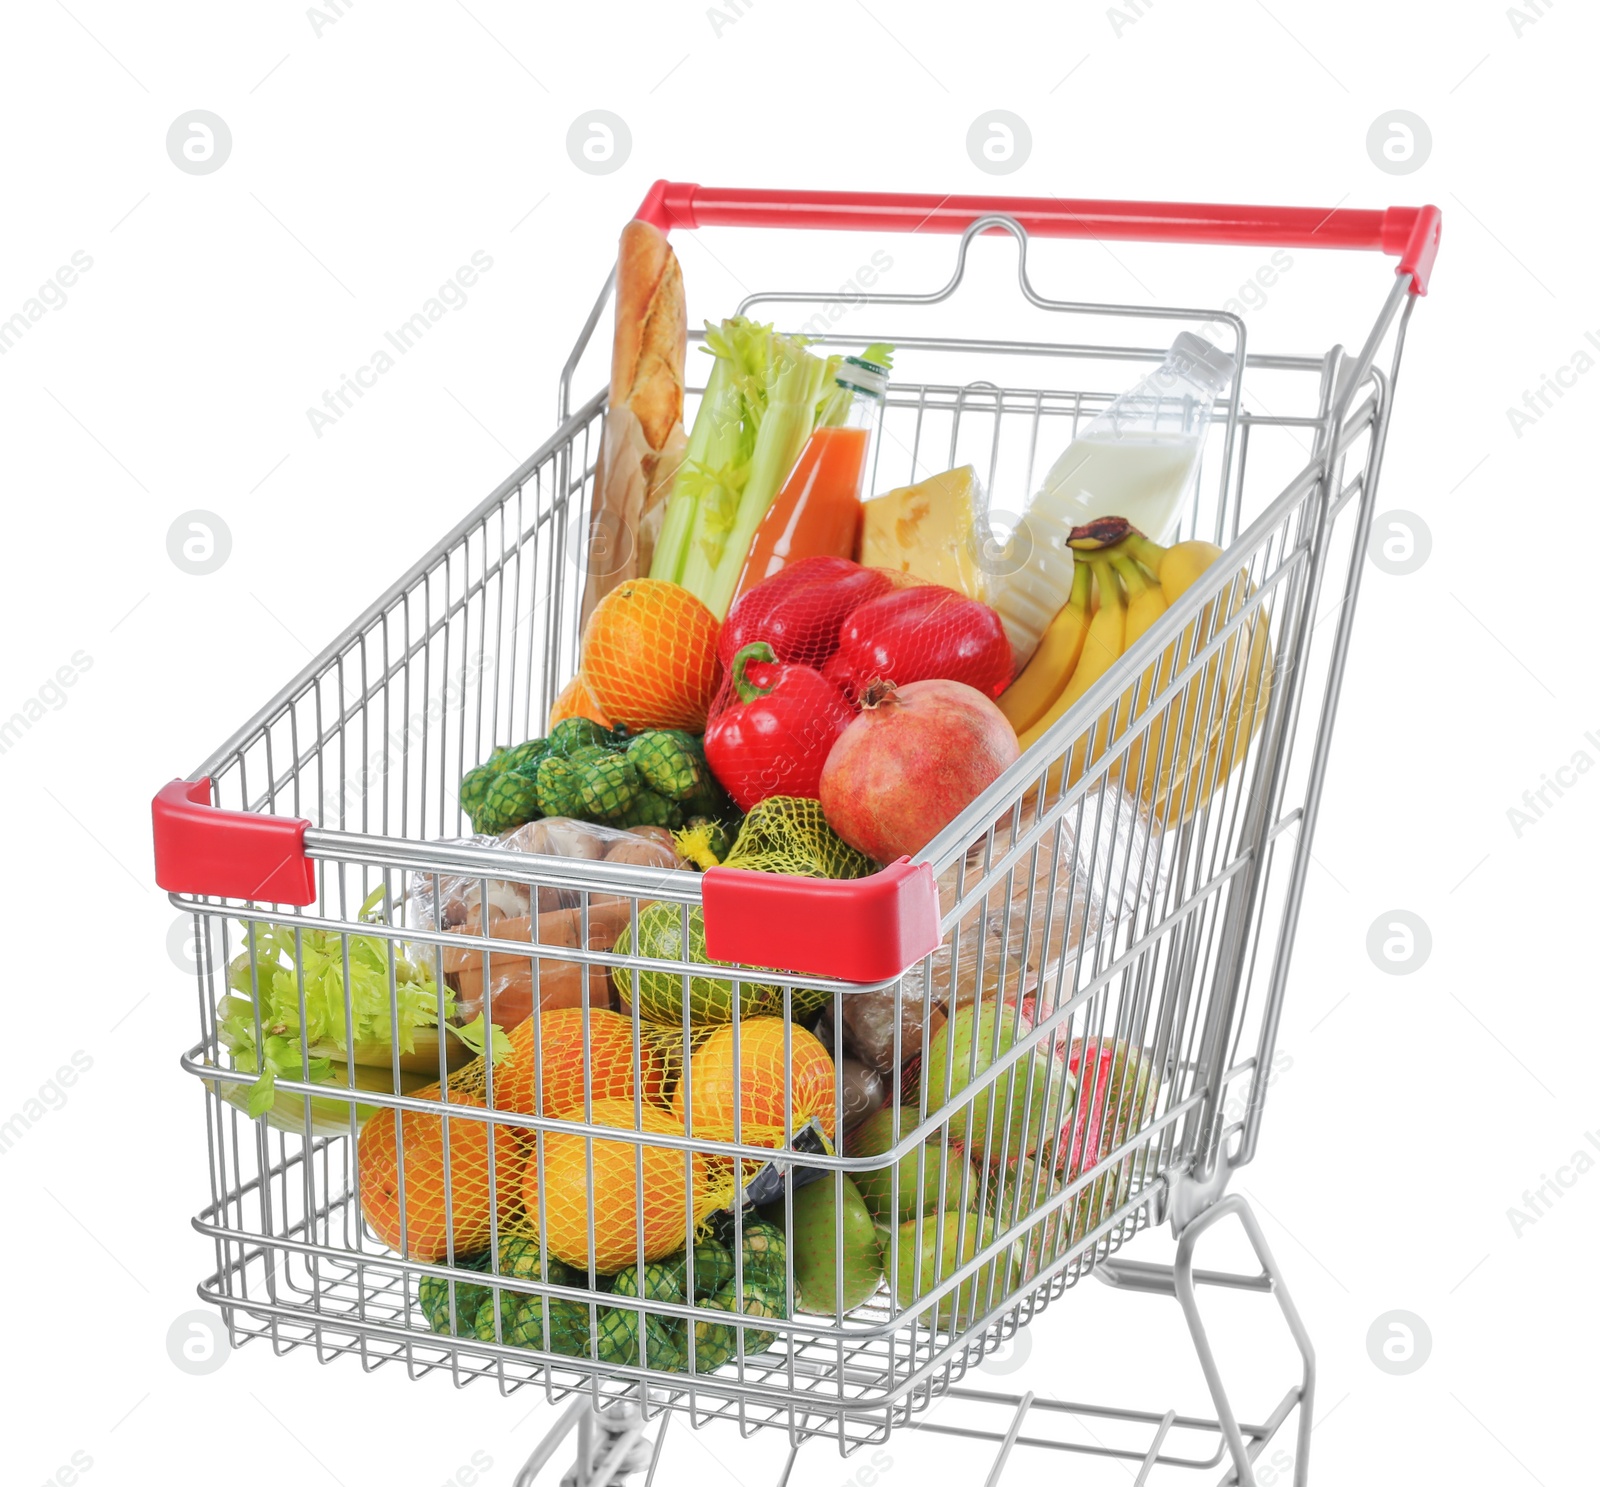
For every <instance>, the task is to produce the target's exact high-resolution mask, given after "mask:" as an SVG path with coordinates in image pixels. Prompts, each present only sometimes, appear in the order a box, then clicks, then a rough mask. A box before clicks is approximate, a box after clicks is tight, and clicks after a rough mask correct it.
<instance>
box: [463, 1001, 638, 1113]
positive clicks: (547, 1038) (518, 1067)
mask: <svg viewBox="0 0 1600 1487" xmlns="http://www.w3.org/2000/svg"><path fill="white" fill-rule="evenodd" d="M535 1023H537V1026H535ZM535 1034H537V1036H535ZM510 1037H511V1056H510V1057H509V1058H508V1059H505V1060H500V1059H496V1060H495V1066H494V1076H495V1077H494V1102H495V1106H496V1108H498V1109H501V1110H515V1111H517V1112H518V1113H519V1114H522V1115H547V1116H561V1115H565V1114H567V1112H568V1111H572V1110H577V1111H581V1110H582V1109H583V1096H584V1074H583V1061H584V1051H585V1049H586V1048H587V1050H588V1056H589V1080H588V1088H589V1091H590V1092H591V1094H592V1095H593V1097H594V1098H595V1099H596V1100H606V1099H616V1100H628V1101H632V1099H633V1093H634V1089H635V1088H636V1087H637V1088H638V1089H639V1090H640V1091H641V1093H642V1094H643V1095H644V1098H645V1099H646V1100H655V1101H659V1100H660V1098H661V1092H662V1089H663V1088H664V1087H665V1080H664V1078H663V1075H662V1071H661V1064H660V1060H659V1059H658V1058H657V1055H656V1050H655V1047H654V1045H653V1044H652V1043H651V1042H649V1041H648V1040H641V1042H640V1045H639V1059H638V1064H637V1067H636V1066H635V1063H634V1053H633V1021H632V1019H631V1018H627V1017H622V1016H620V1015H618V1014H617V1013H615V1012H608V1011H606V1010H605V1009H604V1008H602V1007H592V1008H590V1009H589V1014H588V1023H587V1029H586V1028H585V1019H584V1011H583V1008H582V1007H556V1008H552V1009H550V1010H549V1011H544V1012H541V1013H540V1014H539V1016H538V1018H537V1019H535V1018H532V1017H529V1018H526V1019H524V1020H523V1021H522V1022H519V1023H518V1024H517V1025H516V1026H515V1027H514V1028H512V1029H511V1034H510ZM630 1124H631V1122H630Z"/></svg>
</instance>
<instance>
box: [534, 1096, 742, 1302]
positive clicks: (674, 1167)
mask: <svg viewBox="0 0 1600 1487" xmlns="http://www.w3.org/2000/svg"><path fill="white" fill-rule="evenodd" d="M592 1108H593V1124H595V1125H597V1126H615V1127H617V1128H618V1129H621V1130H628V1131H633V1130H639V1131H644V1132H650V1131H657V1132H662V1133H670V1134H672V1135H675V1136H681V1135H683V1122H682V1121H681V1120H678V1119H676V1118H675V1117H674V1116H672V1115H671V1114H669V1113H668V1112H667V1111H665V1110H662V1109H661V1108H659V1107H658V1106H655V1105H645V1106H643V1107H642V1109H641V1111H640V1116H639V1123H638V1125H637V1126H635V1125H634V1118H633V1101H632V1100H596V1101H595V1102H594V1105H593V1107H592ZM591 1144H592V1146H593V1177H592V1180H591V1176H590V1154H589V1148H590V1146H591ZM541 1153H542V1164H543V1171H542V1173H541V1171H540V1166H541ZM640 1153H642V1156H641V1155H638V1154H640ZM692 1160H693V1163H694V1168H693V1171H694V1187H693V1193H692V1198H686V1195H685V1191H684V1180H683V1178H684V1161H685V1153H684V1151H683V1150H682V1149H681V1148H678V1147H669V1146H651V1145H646V1144H640V1145H635V1144H634V1143H632V1142H629V1141H608V1140H606V1139H604V1138H603V1137H598V1136H597V1137H588V1136H585V1135H584V1134H583V1133H582V1132H577V1131H572V1132H569V1131H542V1132H540V1133H539V1135H538V1136H537V1138H536V1144H535V1149H534V1152H533V1154H532V1155H531V1156H530V1157H529V1158H528V1165H527V1168H526V1169H525V1172H524V1176H523V1186H522V1200H523V1203H524V1205H525V1206H526V1208H527V1213H528V1221H529V1223H530V1224H531V1225H532V1226H533V1227H532V1233H534V1234H535V1235H537V1234H539V1233H540V1227H539V1226H540V1223H541V1219H542V1222H543V1235H544V1243H545V1245H546V1247H547V1248H548V1250H549V1252H550V1253H551V1254H552V1255H554V1256H555V1257H556V1258H557V1259H558V1260H560V1261H562V1262H563V1263H564V1264H567V1265H571V1266H573V1267H574V1268H575V1269H580V1270H581V1269H585V1268H587V1266H588V1264H589V1259H590V1254H589V1219H590V1215H591V1213H592V1214H593V1217H594V1257H593V1258H594V1268H595V1270H596V1271H598V1272H599V1273H600V1274H602V1275H612V1274H615V1272H617V1271H618V1270H621V1269H622V1267H623V1266H624V1265H632V1264H634V1263H636V1262H637V1261H638V1260H639V1259H640V1258H641V1256H640V1254H639V1236H640V1233H641V1230H642V1232H643V1236H644V1253H643V1257H642V1258H643V1259H645V1260H663V1259H665V1258H666V1257H667V1256H668V1255H675V1254H677V1253H678V1251H679V1250H681V1249H682V1248H683V1247H684V1245H685V1244H686V1243H688V1242H689V1236H690V1234H691V1233H692V1231H693V1228H694V1225H696V1224H698V1223H699V1222H700V1220H701V1219H703V1218H705V1217H706V1215H707V1214H708V1213H710V1212H711V1211H712V1210H713V1209H714V1208H716V1206H717V1202H718V1200H717V1198H716V1197H715V1196H714V1195H713V1192H712V1188H711V1183H710V1175H709V1170H708V1166H707V1163H706V1160H705V1158H703V1157H695V1158H693V1159H692Z"/></svg>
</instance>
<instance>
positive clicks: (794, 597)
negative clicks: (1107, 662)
mask: <svg viewBox="0 0 1600 1487" xmlns="http://www.w3.org/2000/svg"><path fill="white" fill-rule="evenodd" d="M757 641H764V642H765V643H766V644H767V645H769V646H771V647H772V652H773V655H774V656H775V657H776V658H777V660H778V661H780V662H783V663H786V664H788V665H792V666H809V667H811V668H813V669H814V670H817V671H820V672H821V673H822V674H823V676H825V677H827V678H828V680H830V681H832V682H833V683H835V685H837V686H838V687H839V688H840V689H841V690H842V691H843V693H844V695H845V696H846V697H847V698H848V699H849V700H850V701H852V702H853V701H855V700H856V699H857V698H858V697H859V695H860V692H861V689H862V688H863V687H864V686H865V685H866V684H867V683H868V682H869V681H872V680H874V679H882V680H887V681H892V682H895V683H896V684H898V685H901V686H904V685H905V684H907V683H909V682H915V681H924V680H928V679H931V678H935V677H940V678H944V679H946V680H949V681H960V682H966V683H967V684H968V685H970V686H973V687H976V688H977V689H978V690H979V691H980V692H982V693H983V694H984V695H985V696H986V697H991V698H993V697H998V696H999V695H1000V693H1001V692H1002V691H1004V690H1005V687H1006V685H1007V684H1008V683H1009V682H1010V681H1011V677H1012V658H1011V645H1010V642H1009V641H1008V640H1007V639H1006V636H1005V630H1004V628H1003V626H1002V625H1001V623H1000V616H999V615H998V614H996V613H995V611H994V610H993V609H991V608H990V607H989V606H988V605H987V604H984V603H982V602H981V601H979V600H977V599H972V598H969V597H967V596H966V595H965V594H962V593H959V592H957V591H956V590H955V589H951V588H945V587H943V586H942V585H939V584H931V583H926V582H924V581H923V580H921V579H919V578H916V577H914V576H913V575H911V574H908V573H899V572H894V571H891V570H890V569H887V568H866V567H863V566H862V565H861V564H859V563H852V562H851V561H850V560H849V559H847V558H828V557H818V558H806V559H804V560H803V561H801V562H799V563H795V564H792V565H791V566H790V567H788V568H785V569H783V571H782V572H780V573H777V574H775V575H774V576H773V577H771V578H769V579H766V580H765V581H764V582H762V583H759V584H757V585H756V586H755V587H754V588H753V589H751V590H749V592H748V593H746V594H744V595H743V596H742V597H741V598H740V600H739V602H738V603H737V604H735V605H734V606H733V608H732V609H731V610H730V611H729V612H728V618H727V620H726V621H725V622H724V623H723V626H722V631H721V634H720V635H719V636H718V639H717V654H718V656H719V658H720V659H721V662H722V667H723V673H724V674H723V677H722V679H721V684H720V685H719V686H718V688H717V692H716V696H715V697H714V699H713V700H712V703H711V712H710V715H711V717H713V718H716V717H719V716H720V715H721V714H722V713H723V712H725V711H726V710H727V709H728V708H729V707H731V706H734V705H736V704H737V703H738V701H739V698H738V695H737V693H736V692H735V690H734V687H733V684H732V679H731V677H730V676H729V674H728V673H729V669H730V668H731V667H732V665H733V661H734V658H735V657H736V656H737V655H738V653H739V651H740V650H741V649H742V648H743V647H745V646H747V645H751V644H753V643H755V642H757ZM780 788H781V787H780Z"/></svg>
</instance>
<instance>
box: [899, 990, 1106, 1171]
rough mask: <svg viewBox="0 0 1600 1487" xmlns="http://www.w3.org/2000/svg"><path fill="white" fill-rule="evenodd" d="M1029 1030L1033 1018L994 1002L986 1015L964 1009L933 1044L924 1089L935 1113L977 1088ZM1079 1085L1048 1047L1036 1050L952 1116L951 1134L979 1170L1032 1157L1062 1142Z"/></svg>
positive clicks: (928, 1059)
mask: <svg viewBox="0 0 1600 1487" xmlns="http://www.w3.org/2000/svg"><path fill="white" fill-rule="evenodd" d="M1014 1021H1015V1022H1016V1023H1017V1029H1016V1031H1015V1032H1013V1030H1012V1024H1013V1022H1014ZM1028 1030H1029V1029H1028V1024H1027V1020H1026V1019H1025V1018H1024V1019H1017V1017H1016V1009H1015V1008H1014V1007H1013V1006H1011V1005H1010V1004H1008V1003H1004V1002H1002V1003H1000V1004H999V1005H998V1006H997V1005H996V1004H995V1003H993V1002H990V1003H989V1004H988V1005H987V1006H985V1007H984V1009H983V1011H982V1013H977V1012H975V1011H974V1010H973V1008H972V1007H970V1006H966V1007H960V1008H958V1009H957V1010H956V1013H955V1015H954V1016H953V1017H952V1018H951V1019H950V1020H949V1021H948V1022H947V1023H945V1025H944V1026H943V1027H942V1028H940V1029H939V1031H938V1032H937V1033H935V1034H934V1035H933V1039H932V1041H931V1042H930V1043H929V1044H928V1057H927V1060H926V1061H925V1063H924V1065H923V1069H922V1084H923V1089H924V1091H925V1092H926V1094H927V1097H928V1110H929V1113H930V1114H931V1113H933V1112H935V1111H937V1110H939V1109H941V1108H942V1107H943V1106H944V1105H945V1104H946V1102H947V1101H949V1100H953V1099H955V1098H956V1097H957V1096H958V1095H960V1094H961V1092H962V1091H963V1090H964V1089H966V1087H967V1086H968V1085H969V1084H976V1083H977V1082H978V1080H979V1079H981V1078H982V1077H983V1075H984V1073H985V1072H986V1071H987V1070H988V1069H990V1068H991V1067H992V1066H993V1065H994V1064H996V1063H998V1062H999V1061H1000V1059H1001V1058H1002V1057H1004V1056H1005V1055H1006V1054H1007V1053H1009V1052H1010V1051H1011V1049H1012V1048H1013V1047H1014V1046H1015V1045H1016V1043H1017V1042H1018V1041H1019V1040H1020V1039H1021V1038H1022V1036H1023V1035H1024V1034H1025V1033H1027V1032H1028ZM1063 1085H1065V1086H1066V1089H1065V1091H1064V1092H1063V1088H1062V1087H1063ZM1077 1087H1078V1086H1077V1079H1076V1078H1075V1077H1074V1076H1073V1075H1072V1074H1071V1073H1069V1072H1068V1070H1067V1068H1066V1066H1065V1065H1064V1064H1063V1063H1062V1061H1061V1060H1060V1059H1058V1058H1052V1057H1051V1056H1050V1054H1049V1052H1047V1051H1046V1049H1045V1048H1044V1047H1042V1046H1040V1047H1036V1048H1035V1049H1034V1050H1033V1051H1032V1053H1030V1054H1029V1055H1028V1056H1027V1057H1026V1058H1022V1059H1019V1060H1018V1061H1017V1062H1016V1063H1014V1064H1013V1065H1012V1066H1011V1067H1010V1069H1009V1070H1007V1072H1006V1073H1004V1074H1002V1075H1001V1076H1000V1077H999V1078H998V1079H996V1080H995V1081H994V1083H992V1084H990V1085H989V1086H988V1087H987V1088H986V1089H985V1090H984V1091H983V1092H982V1093H981V1094H979V1095H977V1096H976V1097H974V1099H973V1100H972V1103H971V1104H970V1105H968V1106H966V1108H965V1109H963V1110H961V1111H960V1112H958V1113H957V1114H956V1115H955V1116H954V1118H953V1119H952V1120H951V1123H950V1124H951V1135H952V1136H953V1137H954V1138H955V1139H956V1140H958V1141H960V1142H962V1143H963V1144H964V1145H965V1146H966V1148H967V1150H968V1151H969V1152H971V1154H972V1158H973V1160H974V1161H976V1162H978V1163H980V1164H982V1163H985V1162H988V1161H1000V1160H1001V1159H1002V1158H1003V1159H1005V1160H1007V1161H1015V1160H1016V1159H1017V1158H1018V1157H1025V1156H1032V1155H1033V1154H1034V1152H1036V1151H1037V1150H1039V1148H1040V1147H1041V1146H1046V1145H1048V1144H1050V1143H1053V1142H1054V1141H1055V1140H1056V1138H1057V1136H1058V1134H1059V1132H1060V1130H1061V1127H1062V1126H1063V1125H1064V1124H1065V1123H1066V1121H1067V1120H1068V1118H1069V1117H1070V1116H1071V1114H1072V1103H1073V1098H1074V1095H1075V1094H1076V1092H1077ZM1008 1104H1009V1105H1010V1108H1011V1118H1010V1120H1009V1121H1007V1119H1006V1107H1007V1105H1008ZM1058 1115H1059V1119H1057V1117H1058ZM991 1120H992V1126H991ZM1047 1125H1048V1126H1049V1129H1048V1130H1047V1129H1046V1126H1047Z"/></svg>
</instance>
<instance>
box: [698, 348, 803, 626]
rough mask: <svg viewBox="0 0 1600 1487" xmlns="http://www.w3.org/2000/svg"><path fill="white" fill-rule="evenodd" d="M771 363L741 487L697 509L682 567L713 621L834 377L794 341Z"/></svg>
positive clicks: (723, 610)
mask: <svg viewBox="0 0 1600 1487" xmlns="http://www.w3.org/2000/svg"><path fill="white" fill-rule="evenodd" d="M776 361H777V363H778V366H779V370H778V373H777V376H776V378H775V379H774V381H773V383H772V390H771V395H770V397H769V398H768V401H767V405H766V409H765V411H764V413H763V414H762V418H761V425H760V428H759V429H758V430H757V431H756V440H755V448H754V449H753V450H752V452H751V456H750V466H749V471H748V477H747V479H746V480H745V482H744V488H743V489H742V491H740V492H739V494H738V499H737V501H736V502H724V503H722V504H721V505H720V506H718V507H716V508H713V509H711V510H707V509H705V508H702V513H701V514H702V521H701V525H700V530H699V532H698V534H697V535H698V538H699V540H698V542H697V543H696V544H695V546H694V547H693V548H692V549H691V551H690V554H689V564H688V567H687V568H686V570H685V587H687V588H689V589H691V590H693V592H695V593H696V594H698V595H699V596H700V598H701V600H702V601H703V602H704V604H705V606H706V608H707V609H709V610H710V611H711V612H712V614H714V615H716V616H717V618H718V619H721V618H722V617H723V616H724V615H726V614H727V612H728V606H729V605H730V604H732V603H733V593H734V590H735V588H737V587H738V583H739V575H740V573H741V572H743V570H744V562H745V558H746V557H747V556H748V555H749V552H750V544H751V542H752V541H753V540H754V539H755V535H756V529H757V528H758V527H759V526H760V525H761V519H762V517H764V516H765V515H766V514H767V511H768V509H769V508H770V507H771V505H772V503H773V501H774V500H776V499H777V496H778V492H779V491H780V490H782V489H783V483H784V481H785V480H787V479H788V478H789V472H790V471H791V470H792V469H794V465H795V461H796V460H798V459H799V458H800V452H801V450H803V449H804V448H805V446H806V440H807V439H809V438H810V437H811V430H812V428H813V427H814V426H815V421H816V415H817V403H818V401H819V399H820V398H821V397H822V395H823V392H824V390H825V388H827V387H828V386H829V385H830V384H831V383H832V380H833V379H832V377H831V376H829V366H830V363H829V362H826V361H823V360H822V359H821V358H820V357H816V356H813V355H812V354H811V353H810V352H808V351H807V350H806V349H805V348H804V347H803V346H801V345H799V344H797V343H795V342H793V341H787V342H785V343H784V344H783V345H781V346H780V347H779V348H778V351H777V357H776Z"/></svg>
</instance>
